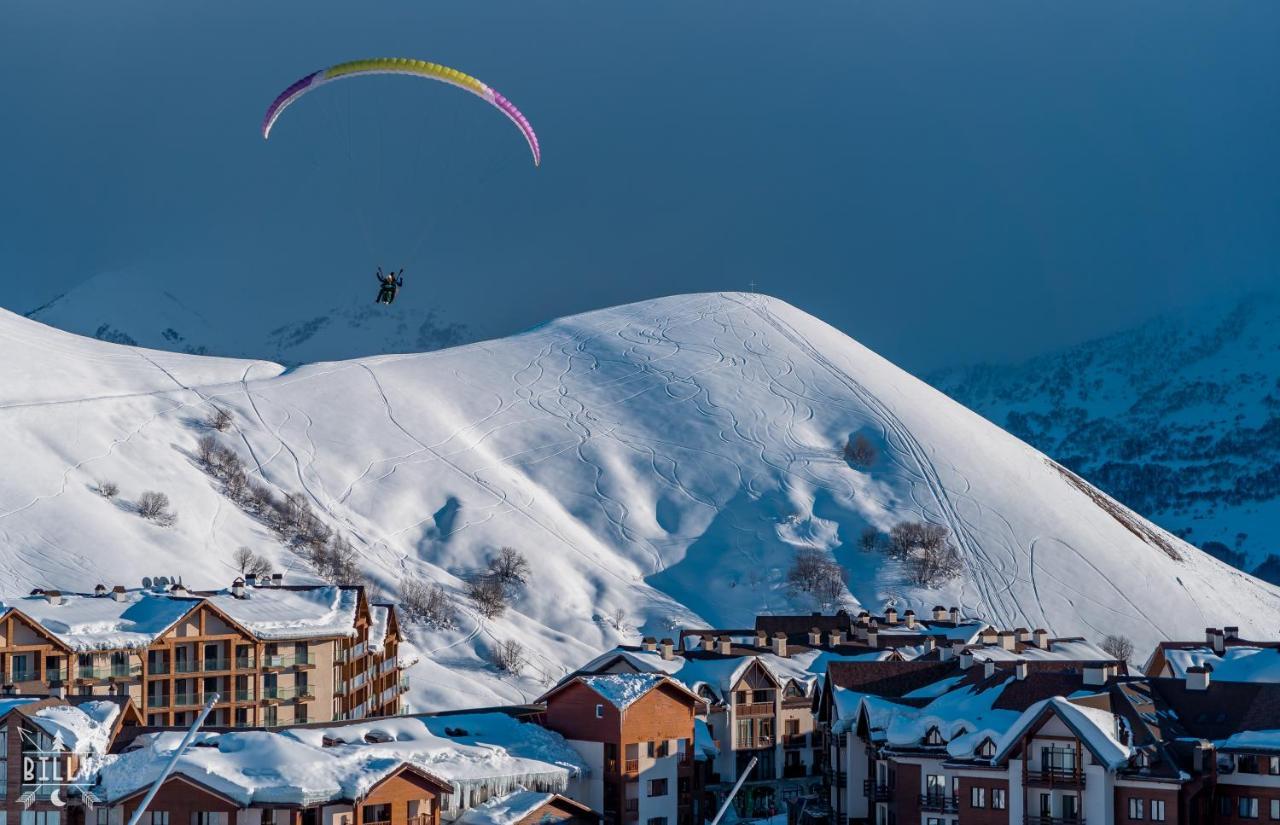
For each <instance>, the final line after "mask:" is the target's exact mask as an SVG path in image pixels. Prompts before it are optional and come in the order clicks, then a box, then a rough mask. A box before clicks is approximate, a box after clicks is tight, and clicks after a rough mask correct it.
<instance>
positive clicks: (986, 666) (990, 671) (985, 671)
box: [982, 659, 996, 679]
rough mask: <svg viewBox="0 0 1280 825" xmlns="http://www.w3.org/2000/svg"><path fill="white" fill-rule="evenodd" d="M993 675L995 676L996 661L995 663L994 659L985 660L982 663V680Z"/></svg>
mask: <svg viewBox="0 0 1280 825" xmlns="http://www.w3.org/2000/svg"><path fill="white" fill-rule="evenodd" d="M995 675H996V661H995V659H987V660H985V661H984V662H983V663H982V678H984V679H990V678H991V677H992V676H995Z"/></svg>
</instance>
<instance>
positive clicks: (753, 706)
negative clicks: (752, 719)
mask: <svg viewBox="0 0 1280 825" xmlns="http://www.w3.org/2000/svg"><path fill="white" fill-rule="evenodd" d="M733 711H734V713H736V714H737V715H738V716H773V711H774V706H773V702H747V703H746V704H742V705H734V706H733Z"/></svg>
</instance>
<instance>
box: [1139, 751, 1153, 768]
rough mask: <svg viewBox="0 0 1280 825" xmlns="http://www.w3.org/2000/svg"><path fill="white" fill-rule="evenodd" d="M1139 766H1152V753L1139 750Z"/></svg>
mask: <svg viewBox="0 0 1280 825" xmlns="http://www.w3.org/2000/svg"><path fill="white" fill-rule="evenodd" d="M1138 767H1139V768H1149V767H1151V754H1149V753H1147V752H1146V751H1138Z"/></svg>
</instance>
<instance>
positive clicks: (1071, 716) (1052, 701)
mask: <svg viewBox="0 0 1280 825" xmlns="http://www.w3.org/2000/svg"><path fill="white" fill-rule="evenodd" d="M1046 712H1049V713H1054V714H1057V716H1058V718H1060V719H1061V720H1062V721H1063V723H1064V724H1066V726H1067V727H1069V728H1071V730H1072V731H1073V732H1074V733H1075V734H1076V735H1077V736H1079V737H1080V741H1081V742H1082V743H1084V745H1085V746H1086V747H1087V748H1089V750H1090V751H1091V752H1092V753H1093V755H1094V757H1095V758H1096V759H1097V760H1098V761H1099V762H1101V763H1102V764H1103V765H1105V766H1106V767H1108V768H1111V769H1113V770H1114V769H1115V768H1119V767H1122V766H1123V765H1125V764H1126V763H1127V762H1128V761H1129V757H1130V756H1131V755H1132V754H1133V750H1132V749H1131V748H1130V747H1129V746H1128V745H1125V744H1122V743H1121V742H1120V740H1119V739H1117V738H1116V727H1117V725H1116V716H1115V715H1114V714H1112V713H1110V712H1109V711H1105V710H1101V709H1099V708H1092V707H1087V706H1085V705H1078V704H1076V703H1074V702H1071V701H1070V700H1068V699H1066V698H1064V697H1062V696H1054V697H1052V698H1049V699H1043V700H1041V701H1039V702H1036V703H1035V704H1034V705H1032V706H1031V707H1029V708H1027V709H1026V710H1025V711H1024V712H1023V713H1022V715H1021V716H1019V717H1018V719H1017V721H1016V722H1015V723H1014V724H1013V725H1012V726H1010V727H1009V728H1008V729H1007V730H1006V731H1005V732H1004V734H1003V736H1001V737H1000V739H998V740H997V743H996V756H995V759H996V760H997V761H998V760H1001V759H1003V758H1004V757H1005V756H1006V755H1007V754H1008V753H1009V751H1010V750H1012V749H1013V747H1014V746H1015V745H1016V744H1017V743H1018V741H1019V740H1020V739H1021V738H1022V736H1023V734H1025V733H1026V731H1027V730H1028V729H1029V728H1030V727H1031V726H1032V725H1034V724H1035V723H1036V721H1037V720H1038V719H1039V718H1040V717H1041V716H1042V715H1043V714H1044V713H1046Z"/></svg>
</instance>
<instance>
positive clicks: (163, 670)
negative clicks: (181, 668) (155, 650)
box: [147, 659, 169, 676]
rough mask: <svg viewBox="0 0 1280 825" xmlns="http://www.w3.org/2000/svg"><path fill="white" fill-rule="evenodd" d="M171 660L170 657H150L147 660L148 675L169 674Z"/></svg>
mask: <svg viewBox="0 0 1280 825" xmlns="http://www.w3.org/2000/svg"><path fill="white" fill-rule="evenodd" d="M168 675H169V660H168V659H149V660H148V661H147V676H168Z"/></svg>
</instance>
